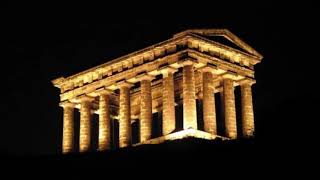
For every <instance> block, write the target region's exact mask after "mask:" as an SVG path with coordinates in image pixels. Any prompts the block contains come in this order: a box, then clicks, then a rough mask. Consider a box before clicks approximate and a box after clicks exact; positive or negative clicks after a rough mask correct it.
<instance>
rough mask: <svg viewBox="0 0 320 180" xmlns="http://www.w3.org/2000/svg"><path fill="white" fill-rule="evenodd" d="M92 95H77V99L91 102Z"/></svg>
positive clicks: (92, 99)
mask: <svg viewBox="0 0 320 180" xmlns="http://www.w3.org/2000/svg"><path fill="white" fill-rule="evenodd" d="M94 99H95V98H94V97H91V96H88V95H82V96H80V97H78V99H77V100H78V101H79V102H81V103H82V102H92V101H94Z"/></svg>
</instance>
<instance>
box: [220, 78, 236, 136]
mask: <svg viewBox="0 0 320 180" xmlns="http://www.w3.org/2000/svg"><path fill="white" fill-rule="evenodd" d="M233 85H234V82H233V80H232V79H230V78H228V77H225V78H224V79H223V104H224V107H223V109H224V118H225V128H226V129H225V130H226V136H227V137H229V138H231V139H236V138H237V121H236V106H235V96H234V86H233Z"/></svg>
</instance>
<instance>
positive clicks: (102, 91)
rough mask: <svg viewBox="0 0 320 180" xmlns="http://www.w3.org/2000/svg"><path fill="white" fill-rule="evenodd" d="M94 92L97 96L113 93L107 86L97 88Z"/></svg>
mask: <svg viewBox="0 0 320 180" xmlns="http://www.w3.org/2000/svg"><path fill="white" fill-rule="evenodd" d="M95 92H96V93H97V94H98V95H99V96H101V95H109V94H111V93H113V91H112V90H111V89H108V88H106V87H103V88H100V89H97V90H96V91H95Z"/></svg>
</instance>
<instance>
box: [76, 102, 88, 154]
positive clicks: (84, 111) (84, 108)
mask: <svg viewBox="0 0 320 180" xmlns="http://www.w3.org/2000/svg"><path fill="white" fill-rule="evenodd" d="M79 141H80V142H79V148H80V152H87V151H89V148H90V144H91V101H90V100H88V99H83V100H81V107H80V138H79Z"/></svg>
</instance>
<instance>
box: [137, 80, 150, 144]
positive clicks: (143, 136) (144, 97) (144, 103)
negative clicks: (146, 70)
mask: <svg viewBox="0 0 320 180" xmlns="http://www.w3.org/2000/svg"><path fill="white" fill-rule="evenodd" d="M153 78H154V77H153V76H149V75H144V76H143V77H142V78H141V80H140V85H141V90H140V98H141V102H140V126H139V127H140V142H144V141H146V140H149V139H151V133H152V97H151V80H152V79H153Z"/></svg>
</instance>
